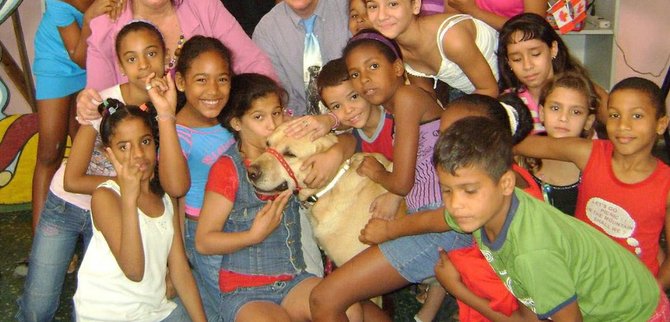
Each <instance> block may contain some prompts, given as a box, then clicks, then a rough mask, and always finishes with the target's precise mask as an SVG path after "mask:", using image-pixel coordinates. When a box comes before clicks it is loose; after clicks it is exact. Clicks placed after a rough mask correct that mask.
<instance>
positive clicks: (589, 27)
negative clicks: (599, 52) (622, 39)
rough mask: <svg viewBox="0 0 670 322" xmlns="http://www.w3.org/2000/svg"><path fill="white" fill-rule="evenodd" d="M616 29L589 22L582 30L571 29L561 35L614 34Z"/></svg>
mask: <svg viewBox="0 0 670 322" xmlns="http://www.w3.org/2000/svg"><path fill="white" fill-rule="evenodd" d="M613 34H614V30H613V29H612V28H608V29H600V28H596V27H595V26H593V25H591V24H589V23H587V24H586V26H585V27H584V29H582V30H580V31H571V32H569V33H567V34H565V35H561V36H578V35H613Z"/></svg>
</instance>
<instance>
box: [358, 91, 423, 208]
mask: <svg viewBox="0 0 670 322" xmlns="http://www.w3.org/2000/svg"><path fill="white" fill-rule="evenodd" d="M398 91H402V93H397V94H396V95H401V96H402V98H401V99H400V101H399V102H396V103H395V104H396V106H397V107H396V108H395V109H394V111H393V118H394V120H395V142H394V143H393V171H391V172H389V171H387V170H386V169H385V168H384V167H383V166H382V165H381V163H379V161H377V159H375V158H373V157H366V158H365V159H364V160H363V162H362V163H361V165H360V166H359V167H358V170H357V171H358V173H359V174H361V175H365V176H367V177H369V178H370V179H372V181H374V182H377V183H379V184H380V185H382V186H383V187H384V188H385V189H386V190H388V191H389V192H391V193H394V194H396V195H399V196H406V195H407V194H408V193H409V191H410V190H411V189H412V187H413V186H414V173H415V171H416V156H417V154H418V149H419V147H418V145H419V124H420V123H421V117H422V115H423V112H422V109H424V108H425V105H423V103H425V102H426V99H428V100H431V101H430V104H435V101H433V100H432V98H430V96H429V95H426V93H424V92H423V91H421V90H418V89H416V88H415V89H414V90H407V89H406V88H400V89H399V90H398Z"/></svg>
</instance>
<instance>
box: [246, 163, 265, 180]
mask: <svg viewBox="0 0 670 322" xmlns="http://www.w3.org/2000/svg"><path fill="white" fill-rule="evenodd" d="M262 174H263V172H261V169H260V168H259V167H258V166H257V165H250V166H249V168H248V169H247V176H248V177H249V180H251V181H254V182H255V181H256V180H258V178H260V177H261V175H262Z"/></svg>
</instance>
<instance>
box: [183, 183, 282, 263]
mask: <svg viewBox="0 0 670 322" xmlns="http://www.w3.org/2000/svg"><path fill="white" fill-rule="evenodd" d="M289 196H290V191H288V190H287V191H284V192H282V193H281V194H280V195H279V196H278V197H277V198H276V199H275V200H273V201H269V202H268V203H267V204H266V205H265V206H264V207H263V208H262V209H261V210H259V212H258V213H257V214H256V218H255V219H254V223H253V224H252V227H251V229H250V230H247V231H240V232H224V231H223V226H224V225H225V223H226V221H228V216H229V215H230V211H231V210H232V209H233V202H232V201H230V200H228V199H227V198H226V197H224V196H223V195H220V194H218V193H216V192H212V191H206V192H205V199H204V201H203V205H202V210H201V211H200V217H199V219H198V228H197V230H196V232H195V247H196V250H197V251H198V252H200V253H202V254H204V255H213V254H230V253H233V252H235V251H238V250H240V249H242V248H244V247H247V246H250V245H255V244H258V243H260V242H262V241H263V240H265V238H267V236H268V235H270V233H272V231H273V230H274V229H275V228H277V226H278V225H279V223H280V221H281V216H282V212H283V210H284V208H285V206H286V202H287V201H288V198H289Z"/></svg>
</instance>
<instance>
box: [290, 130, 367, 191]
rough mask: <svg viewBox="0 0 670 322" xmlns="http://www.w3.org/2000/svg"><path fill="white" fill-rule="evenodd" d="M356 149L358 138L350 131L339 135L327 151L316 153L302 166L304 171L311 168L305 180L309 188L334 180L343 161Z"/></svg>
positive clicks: (318, 186) (321, 185)
mask: <svg viewBox="0 0 670 322" xmlns="http://www.w3.org/2000/svg"><path fill="white" fill-rule="evenodd" d="M355 150H356V139H355V138H354V136H353V135H351V134H349V133H343V134H340V135H338V136H337V143H335V145H333V146H332V147H330V149H328V150H327V151H325V152H322V153H319V154H315V155H313V156H311V157H309V158H307V160H305V161H304V162H303V163H302V165H301V166H300V168H301V170H302V171H306V170H308V169H310V168H311V170H310V171H309V173H308V174H307V176H306V177H305V180H303V182H304V183H305V185H307V187H309V188H313V189H316V188H320V187H323V186H325V185H326V184H327V183H328V182H330V181H331V180H333V178H334V177H335V175H337V172H338V171H339V169H340V166H341V165H342V163H343V162H344V161H345V160H347V159H349V158H351V156H352V155H353V154H354V152H355Z"/></svg>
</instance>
